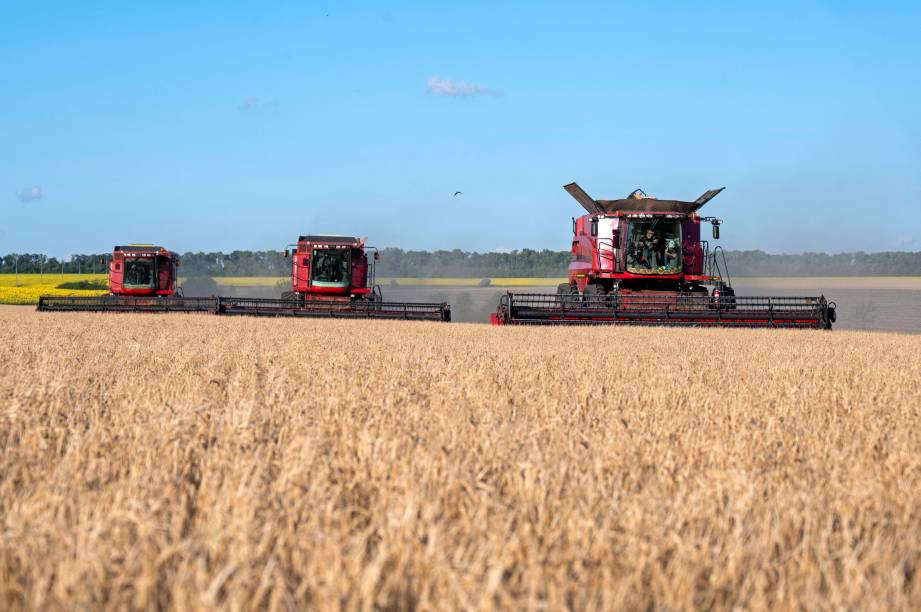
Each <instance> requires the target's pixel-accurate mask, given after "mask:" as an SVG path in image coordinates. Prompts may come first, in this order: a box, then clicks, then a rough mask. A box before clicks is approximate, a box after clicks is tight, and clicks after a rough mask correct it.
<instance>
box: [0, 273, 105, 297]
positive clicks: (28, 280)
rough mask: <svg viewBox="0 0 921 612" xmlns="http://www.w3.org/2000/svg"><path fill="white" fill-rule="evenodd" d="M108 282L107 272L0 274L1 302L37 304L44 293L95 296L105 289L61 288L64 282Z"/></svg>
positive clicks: (101, 293) (102, 292)
mask: <svg viewBox="0 0 921 612" xmlns="http://www.w3.org/2000/svg"><path fill="white" fill-rule="evenodd" d="M79 282H97V283H102V284H104V283H105V282H106V275H105V274H20V275H18V277H17V275H15V274H0V304H37V303H38V298H39V296H42V295H66V296H93V295H103V294H104V293H106V291H105V290H104V289H61V288H59V287H58V285H60V284H62V283H79Z"/></svg>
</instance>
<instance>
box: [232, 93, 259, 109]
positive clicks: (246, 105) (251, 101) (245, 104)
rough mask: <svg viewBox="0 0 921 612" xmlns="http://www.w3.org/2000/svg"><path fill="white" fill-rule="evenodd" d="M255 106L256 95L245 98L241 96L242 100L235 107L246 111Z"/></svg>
mask: <svg viewBox="0 0 921 612" xmlns="http://www.w3.org/2000/svg"><path fill="white" fill-rule="evenodd" d="M257 106H259V98H257V97H256V96H246V97H245V98H243V101H242V102H240V105H239V106H237V108H238V109H240V110H241V111H243V112H246V111H249V110H253V109H254V108H256V107H257Z"/></svg>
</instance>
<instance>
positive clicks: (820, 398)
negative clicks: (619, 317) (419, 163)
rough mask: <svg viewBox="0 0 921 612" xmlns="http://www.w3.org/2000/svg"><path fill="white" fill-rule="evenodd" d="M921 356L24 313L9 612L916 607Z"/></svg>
mask: <svg viewBox="0 0 921 612" xmlns="http://www.w3.org/2000/svg"><path fill="white" fill-rule="evenodd" d="M919 354H921V336H907V335H896V334H874V333H866V332H839V331H834V332H818V331H770V330H765V331H744V330H682V329H622V328H616V329H615V328H605V329H574V328H556V329H536V328H512V327H504V328H491V327H488V326H483V325H464V324H427V323H404V322H383V321H382V322H377V321H372V322H365V321H328V320H313V321H302V320H297V321H291V320H264V319H242V318H241V319H225V318H218V317H211V316H207V315H127V314H126V315H99V314H56V313H36V312H34V311H32V310H30V309H23V308H16V307H3V308H0V356H2V363H3V367H2V369H0V608H2V609H6V610H9V609H21V608H30V609H31V608H42V609H67V610H69V609H132V608H133V609H167V608H169V609H177V610H196V609H232V610H247V609H257V608H258V609H263V608H266V609H301V608H305V607H308V608H309V607H312V608H318V609H329V608H344V609H354V610H365V609H378V608H382V609H420V610H429V609H441V610H454V609H491V608H505V609H522V608H524V609H564V608H572V609H605V610H611V609H718V610H728V609H780V610H783V609H877V610H893V609H903V610H909V609H918V608H919V607H921V429H919V423H921V360H919V359H918V356H919Z"/></svg>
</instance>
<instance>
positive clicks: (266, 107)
mask: <svg viewBox="0 0 921 612" xmlns="http://www.w3.org/2000/svg"><path fill="white" fill-rule="evenodd" d="M277 107H278V100H265V99H263V98H259V97H257V96H246V97H245V98H243V99H242V100H241V101H240V103H239V104H238V105H237V110H238V111H240V112H241V113H249V112H253V113H257V112H263V111H273V110H275V109H276V108H277Z"/></svg>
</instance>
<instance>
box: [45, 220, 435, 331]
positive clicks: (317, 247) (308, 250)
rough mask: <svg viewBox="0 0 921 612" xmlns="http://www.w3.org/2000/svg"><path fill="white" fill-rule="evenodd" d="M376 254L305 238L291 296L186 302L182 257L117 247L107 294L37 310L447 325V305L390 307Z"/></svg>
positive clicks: (339, 241)
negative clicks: (180, 278) (179, 272)
mask: <svg viewBox="0 0 921 612" xmlns="http://www.w3.org/2000/svg"><path fill="white" fill-rule="evenodd" d="M370 250H372V251H373V257H369V256H368V253H367V252H366V247H365V245H364V241H363V240H361V239H359V238H351V237H344V236H301V237H300V238H299V239H298V243H297V245H295V248H294V249H293V251H292V252H288V251H285V255H286V256H289V257H290V258H291V288H292V290H291V291H287V292H285V293H283V294H282V296H281V298H280V299H265V298H235V297H214V296H212V297H184V296H182V294H181V291H179V290H178V289H177V287H176V279H177V276H176V269H177V267H178V265H179V258H178V256H177V255H176V254H175V253H173V252H171V251H167V250H166V249H164V248H162V247H158V246H153V245H129V246H116V247H115V249H114V252H113V254H112V259H111V261H110V262H109V294H108V295H102V296H96V297H64V296H61V297H59V296H42V297H40V298H39V302H38V310H41V311H59V312H60V311H71V312H74V311H78V312H158V313H165V312H202V313H211V314H217V315H253V316H269V317H322V318H334V319H336V318H341V319H399V320H413V321H445V322H447V321H450V320H451V307H450V306H449V305H448V304H446V303H444V302H442V303H427V302H385V301H384V300H383V298H382V297H381V292H380V288H379V287H378V286H377V285H375V284H374V262H375V261H376V260H377V258H378V256H377V250H376V249H373V248H372V249H370Z"/></svg>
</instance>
